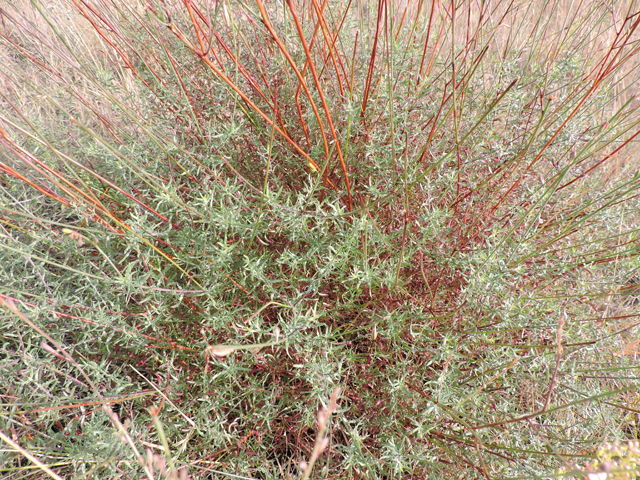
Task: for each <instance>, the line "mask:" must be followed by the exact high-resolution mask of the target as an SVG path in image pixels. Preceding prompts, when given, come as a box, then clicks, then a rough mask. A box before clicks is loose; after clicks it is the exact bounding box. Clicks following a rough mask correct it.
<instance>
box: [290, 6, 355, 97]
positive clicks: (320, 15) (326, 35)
mask: <svg viewBox="0 0 640 480" xmlns="http://www.w3.org/2000/svg"><path fill="white" fill-rule="evenodd" d="M311 2H312V3H313V8H314V9H315V10H316V15H317V16H318V23H319V24H320V29H321V30H322V35H323V37H324V41H325V43H326V44H327V49H328V50H329V56H330V57H331V62H332V63H333V68H334V70H335V71H336V79H337V80H338V85H339V87H340V96H341V98H343V99H344V87H343V86H342V80H341V78H340V71H339V70H338V63H337V62H336V58H335V56H334V47H335V43H334V41H335V40H334V41H331V39H330V38H329V37H330V35H329V32H328V30H329V29H328V27H327V23H326V21H325V18H324V8H325V5H326V4H327V0H325V1H324V2H323V4H322V10H320V7H319V6H318V2H317V1H316V0H311ZM289 8H291V7H289ZM335 38H337V34H336V37H335Z"/></svg>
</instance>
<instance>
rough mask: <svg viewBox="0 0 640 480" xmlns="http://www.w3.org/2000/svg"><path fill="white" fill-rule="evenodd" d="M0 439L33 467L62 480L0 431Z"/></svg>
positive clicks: (61, 479) (57, 479)
mask: <svg viewBox="0 0 640 480" xmlns="http://www.w3.org/2000/svg"><path fill="white" fill-rule="evenodd" d="M0 439H2V440H3V441H4V442H5V443H7V445H9V446H10V447H11V448H13V449H14V450H16V451H18V452H20V453H21V454H22V455H24V456H25V457H26V458H28V459H29V460H31V461H32V462H33V463H34V465H36V466H37V467H38V468H39V469H40V470H42V471H43V472H45V473H46V474H47V475H49V476H50V477H51V478H55V479H56V480H64V479H63V478H62V477H61V476H59V475H58V474H57V473H56V472H54V471H53V470H51V469H50V468H49V467H47V466H46V465H45V464H44V463H42V462H41V461H40V460H38V459H37V458H36V457H34V456H33V455H32V454H31V453H30V452H29V451H27V450H25V449H24V448H22V447H21V446H20V445H18V444H17V443H15V442H14V441H13V440H11V439H10V438H9V437H7V436H6V435H5V434H4V432H3V431H2V430H0Z"/></svg>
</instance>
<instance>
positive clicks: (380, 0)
mask: <svg viewBox="0 0 640 480" xmlns="http://www.w3.org/2000/svg"><path fill="white" fill-rule="evenodd" d="M384 3H385V0H378V19H377V21H376V35H375V37H374V39H373V47H372V48H371V58H370V60H369V71H368V72H367V80H366V83H365V87H364V96H363V97H362V109H361V110H360V117H361V118H363V119H364V113H365V111H366V110H367V103H368V102H369V92H370V90H371V79H372V78H373V70H374V68H375V64H376V52H377V50H378V39H379V38H380V27H381V24H382V13H383V7H384Z"/></svg>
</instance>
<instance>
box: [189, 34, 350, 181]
mask: <svg viewBox="0 0 640 480" xmlns="http://www.w3.org/2000/svg"><path fill="white" fill-rule="evenodd" d="M185 45H189V44H188V43H186V44H185ZM194 53H196V54H197V52H195V51H194ZM200 59H201V60H202V61H203V62H204V63H205V64H206V65H207V66H208V67H209V68H210V69H211V70H213V72H214V73H215V74H216V75H217V76H218V77H219V78H220V79H221V80H222V81H223V82H224V83H226V84H227V85H229V87H230V88H231V89H232V90H233V91H234V92H236V93H237V94H238V96H240V98H242V100H243V101H244V102H245V103H246V104H247V105H248V106H249V107H250V108H251V109H253V110H254V111H255V112H256V113H257V114H258V115H260V116H261V117H262V118H263V120H265V121H266V122H267V123H268V124H269V125H271V126H272V127H273V128H274V129H275V131H276V132H278V134H280V135H281V136H282V138H284V139H285V141H286V142H287V143H288V144H289V145H291V146H292V147H293V148H294V149H295V151H296V152H298V153H299V154H300V155H302V156H303V157H304V158H305V160H307V161H308V162H309V163H311V165H313V166H314V167H315V168H316V169H318V170H320V167H319V166H318V164H317V163H316V162H315V160H313V159H312V158H311V157H310V156H309V154H307V152H305V151H304V150H303V149H302V148H300V146H299V145H298V144H297V143H296V142H295V141H294V140H293V139H291V137H289V136H288V135H287V134H286V133H285V132H284V131H283V130H282V129H281V128H280V127H279V126H277V125H276V124H274V122H273V121H272V120H271V118H270V117H269V116H268V115H267V114H265V113H264V112H263V111H262V109H261V108H260V107H258V106H257V105H256V104H255V103H253V102H252V101H251V99H250V98H249V97H247V95H246V94H245V93H244V92H243V91H242V90H240V88H238V86H237V85H236V84H235V83H233V82H232V81H231V79H229V77H227V75H225V74H224V73H223V72H222V71H221V70H220V69H219V68H218V67H216V66H215V65H214V64H213V62H212V61H211V60H210V59H209V58H207V57H202V56H201V57H200ZM329 183H330V185H331V186H332V187H333V188H334V189H336V187H335V185H333V183H331V182H329ZM336 191H338V190H337V189H336Z"/></svg>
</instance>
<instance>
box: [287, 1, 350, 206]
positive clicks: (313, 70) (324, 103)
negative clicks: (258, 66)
mask: <svg viewBox="0 0 640 480" xmlns="http://www.w3.org/2000/svg"><path fill="white" fill-rule="evenodd" d="M287 5H288V6H289V10H290V11H291V15H292V16H293V19H294V21H295V24H296V28H297V29H298V36H299V37H300V41H301V42H302V46H303V48H304V51H305V53H306V55H307V58H308V59H309V68H310V69H311V73H312V74H313V80H314V82H315V84H316V89H317V90H318V94H319V95H320V100H321V101H322V107H323V108H324V113H325V115H326V116H327V121H328V122H329V128H330V129H331V135H332V136H333V139H334V141H335V146H336V151H337V152H338V158H339V159H340V164H341V166H342V173H343V175H344V182H345V185H346V187H347V202H348V206H349V211H352V210H353V205H352V201H351V185H350V184H349V174H348V172H347V165H346V163H345V161H344V158H343V156H342V149H341V148H340V139H339V138H338V134H337V133H336V130H335V127H334V125H333V120H332V118H331V112H330V111H329V106H328V105H327V101H326V99H325V97H324V93H323V92H322V86H321V85H320V79H319V78H318V74H317V72H316V68H315V65H314V64H313V62H312V61H311V52H310V51H309V47H308V45H307V41H306V40H305V38H304V32H303V31H302V25H300V19H299V18H298V15H297V13H296V11H295V8H294V7H293V4H292V3H291V0H287ZM324 180H325V183H326V182H327V180H328V178H327V175H326V174H325V179H324Z"/></svg>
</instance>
